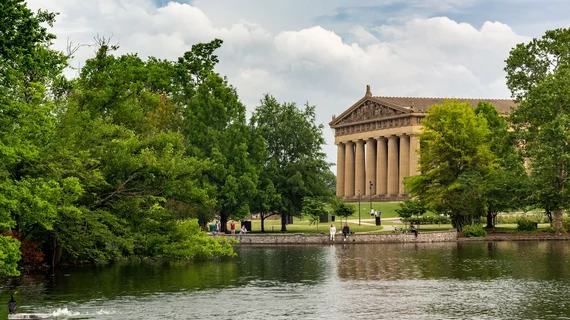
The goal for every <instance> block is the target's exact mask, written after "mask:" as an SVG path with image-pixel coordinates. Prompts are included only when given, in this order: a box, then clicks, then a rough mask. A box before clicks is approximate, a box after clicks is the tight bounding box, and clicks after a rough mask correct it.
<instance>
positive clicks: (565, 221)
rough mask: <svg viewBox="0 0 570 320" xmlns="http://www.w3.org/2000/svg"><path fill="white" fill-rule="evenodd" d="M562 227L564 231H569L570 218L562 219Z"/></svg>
mask: <svg viewBox="0 0 570 320" xmlns="http://www.w3.org/2000/svg"><path fill="white" fill-rule="evenodd" d="M562 227H563V228H564V230H570V218H568V217H564V218H562Z"/></svg>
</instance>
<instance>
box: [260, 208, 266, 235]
mask: <svg viewBox="0 0 570 320" xmlns="http://www.w3.org/2000/svg"><path fill="white" fill-rule="evenodd" d="M259 217H260V218H261V232H265V215H264V214H263V213H260V214H259Z"/></svg>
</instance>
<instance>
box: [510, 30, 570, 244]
mask: <svg viewBox="0 0 570 320" xmlns="http://www.w3.org/2000/svg"><path fill="white" fill-rule="evenodd" d="M505 71H506V72H507V86H508V87H509V89H510V90H511V94H512V96H513V98H514V99H515V101H517V102H518V103H519V106H518V108H516V109H515V110H513V112H512V113H511V117H510V121H511V123H512V126H513V129H514V131H515V133H516V134H517V141H518V145H519V146H520V148H521V150H522V151H523V154H524V156H525V158H526V159H528V160H529V163H530V181H531V185H532V186H533V188H532V190H535V191H533V193H534V195H533V197H531V198H532V199H533V201H534V204H535V205H537V206H538V207H541V208H544V209H545V210H547V211H550V212H553V214H554V226H553V227H554V230H555V232H556V233H561V232H563V231H564V228H563V226H562V215H563V211H564V210H565V209H566V210H567V209H568V208H569V204H570V201H569V200H570V192H569V190H570V188H569V187H570V185H569V182H570V176H569V167H568V166H569V164H570V92H569V91H568V88H569V87H570V29H568V28H567V29H556V30H549V31H546V33H545V34H544V35H543V36H542V38H540V39H537V38H535V39H533V40H531V41H530V42H528V43H520V44H518V45H516V47H514V48H513V49H512V50H511V52H510V54H509V57H508V58H507V60H506V66H505ZM538 193H540V194H538Z"/></svg>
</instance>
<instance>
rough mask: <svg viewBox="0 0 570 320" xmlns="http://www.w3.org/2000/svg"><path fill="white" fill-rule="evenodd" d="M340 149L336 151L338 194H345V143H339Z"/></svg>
mask: <svg viewBox="0 0 570 320" xmlns="http://www.w3.org/2000/svg"><path fill="white" fill-rule="evenodd" d="M337 146H338V150H337V151H336V195H337V196H344V174H345V172H344V158H345V157H346V156H345V148H346V146H345V145H344V143H342V142H339V143H338V144H337Z"/></svg>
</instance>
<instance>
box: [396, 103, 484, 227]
mask: <svg viewBox="0 0 570 320" xmlns="http://www.w3.org/2000/svg"><path fill="white" fill-rule="evenodd" d="M422 123H423V128H424V130H423V133H421V134H420V172H421V173H420V174H419V175H416V176H411V177H408V178H406V180H405V183H406V188H407V189H408V190H409V191H410V193H411V194H412V195H414V196H417V197H419V199H420V200H421V201H422V202H423V203H425V204H426V205H427V206H428V207H429V208H430V209H431V210H432V211H435V212H437V213H440V214H446V215H449V216H450V217H451V218H452V222H453V224H454V226H455V227H456V228H457V230H461V229H462V227H463V226H464V225H466V224H469V223H472V221H473V220H474V219H476V218H479V217H481V216H483V215H484V214H485V201H484V188H483V182H484V181H485V177H486V176H487V175H488V174H489V172H490V171H491V170H492V169H493V167H495V157H494V155H493V153H492V152H491V150H490V148H489V144H488V143H487V141H488V136H489V133H490V132H489V129H488V126H487V121H486V120H485V118H484V117H483V116H481V115H476V114H475V112H474V111H473V108H471V106H470V105H469V104H468V103H459V102H458V101H457V100H447V101H445V103H444V104H441V105H433V106H431V107H430V108H429V109H428V112H427V115H426V118H425V119H424V121H423V122H422Z"/></svg>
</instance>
